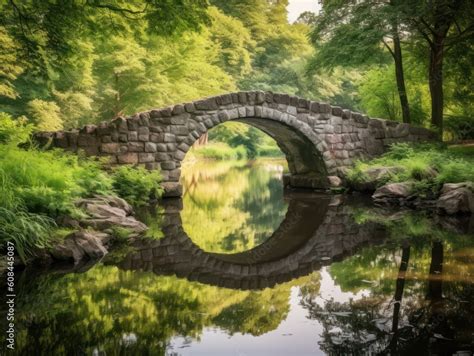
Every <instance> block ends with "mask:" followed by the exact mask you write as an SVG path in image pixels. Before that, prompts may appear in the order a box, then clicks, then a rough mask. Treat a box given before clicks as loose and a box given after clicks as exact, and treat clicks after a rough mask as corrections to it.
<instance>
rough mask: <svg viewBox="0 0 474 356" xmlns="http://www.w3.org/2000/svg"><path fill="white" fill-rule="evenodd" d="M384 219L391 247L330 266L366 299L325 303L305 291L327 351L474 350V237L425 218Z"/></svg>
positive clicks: (347, 286) (304, 301)
mask: <svg viewBox="0 0 474 356" xmlns="http://www.w3.org/2000/svg"><path fill="white" fill-rule="evenodd" d="M367 216H371V219H372V220H374V219H377V218H380V217H381V216H377V214H375V215H374V212H370V214H369V215H367ZM414 222H416V224H417V225H416V226H415V225H413V223H414ZM383 223H384V224H385V225H386V226H387V227H388V228H389V232H391V233H392V238H391V239H390V241H389V243H388V244H386V245H385V246H383V247H382V248H379V247H378V248H377V250H376V249H374V248H370V247H369V248H367V249H364V250H363V251H362V253H360V254H358V255H355V256H352V257H350V258H348V259H347V260H345V261H343V262H340V263H336V264H333V265H332V266H331V267H330V272H331V275H332V276H333V278H334V280H335V281H337V282H338V284H339V285H340V286H341V289H342V290H346V291H353V292H354V291H361V290H364V291H365V292H366V293H365V294H366V296H364V297H362V298H361V299H358V300H350V301H348V302H337V301H335V300H329V301H325V302H323V303H320V302H319V303H318V301H317V299H316V298H314V297H308V296H305V295H303V298H302V300H301V304H302V305H303V306H304V307H305V308H306V309H307V310H308V313H309V317H310V318H311V319H316V320H318V321H319V322H321V324H322V325H323V334H322V335H321V337H322V341H321V342H320V346H321V348H322V350H324V351H325V352H327V353H328V354H331V355H341V354H353V355H358V354H361V355H362V354H369V353H370V354H379V353H380V354H392V355H408V354H416V353H421V354H426V353H436V354H449V355H451V354H453V353H455V352H456V351H459V350H468V351H471V352H472V351H473V347H474V345H473V343H472V333H473V331H474V328H473V327H472V326H471V325H472V322H470V321H471V320H472V315H473V313H474V307H473V305H472V300H473V297H474V291H473V289H472V286H473V282H474V254H473V253H472V252H473V250H472V242H471V241H470V238H472V237H471V236H470V235H469V234H459V233H458V232H459V231H455V232H453V231H452V230H451V231H449V230H444V229H440V228H439V226H438V227H437V226H435V224H434V223H433V221H432V220H429V219H428V218H427V217H426V216H416V215H413V214H409V215H408V216H404V215H398V216H397V217H396V218H395V219H387V217H385V220H384V222H383ZM402 231H403V232H404V234H403V235H402V234H400V232H402Z"/></svg>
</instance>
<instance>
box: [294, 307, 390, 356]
mask: <svg viewBox="0 0 474 356" xmlns="http://www.w3.org/2000/svg"><path fill="white" fill-rule="evenodd" d="M380 302H381V301H380V300H378V299H370V298H363V299H361V300H359V301H352V300H351V301H350V302H349V303H338V302H335V301H334V300H329V301H327V302H326V303H324V306H320V305H318V304H317V303H313V302H312V301H311V300H306V301H304V302H302V304H303V307H305V308H307V309H308V312H309V317H310V318H312V319H317V320H319V321H320V322H321V324H322V325H323V328H324V331H323V334H322V341H321V342H320V344H321V349H322V350H323V351H324V352H326V353H327V354H329V355H363V354H366V353H367V352H368V351H369V350H370V351H371V352H375V353H376V352H377V351H381V349H382V348H383V346H384V336H385V335H384V334H383V333H381V332H380V330H379V329H378V328H377V327H376V325H375V323H374V322H373V320H374V318H375V317H376V316H377V313H376V311H377V309H378V307H379V305H380ZM364 351H365V352H364Z"/></svg>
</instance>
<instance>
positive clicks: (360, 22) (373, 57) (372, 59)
mask: <svg viewBox="0 0 474 356" xmlns="http://www.w3.org/2000/svg"><path fill="white" fill-rule="evenodd" d="M396 1H397V0H392V1H390V2H387V3H380V2H378V1H372V0H365V1H357V2H342V3H341V2H339V1H325V2H324V3H323V8H322V11H321V14H320V15H319V16H318V17H317V20H316V21H315V26H314V27H313V30H312V33H311V40H312V43H313V45H314V46H315V48H316V55H315V56H314V58H313V59H312V61H311V62H310V65H309V70H310V72H313V73H314V72H315V71H317V70H319V69H320V68H329V69H333V68H334V67H336V66H347V67H353V66H367V65H373V64H381V63H386V55H385V53H384V52H383V48H386V49H387V51H388V53H389V54H390V55H391V57H392V59H393V62H394V64H395V66H394V68H395V79H396V83H397V89H398V97H399V101H400V106H401V108H402V116H403V121H404V122H410V121H411V119H410V108H409V102H408V98H407V94H406V85H405V78H404V70H403V58H402V49H401V39H400V37H401V34H402V33H403V29H402V28H400V26H401V23H400V20H399V16H398V13H397V8H396V3H395V2H396Z"/></svg>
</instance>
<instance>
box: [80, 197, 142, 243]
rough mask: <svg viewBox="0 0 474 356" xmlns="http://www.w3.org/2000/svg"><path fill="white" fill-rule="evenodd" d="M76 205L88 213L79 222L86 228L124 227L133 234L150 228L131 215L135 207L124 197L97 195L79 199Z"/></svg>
mask: <svg viewBox="0 0 474 356" xmlns="http://www.w3.org/2000/svg"><path fill="white" fill-rule="evenodd" d="M76 205H77V206H78V207H81V208H82V209H84V211H85V212H86V214H87V217H86V218H83V219H81V220H80V221H79V224H80V225H81V226H82V227H84V228H87V227H90V228H93V229H95V230H101V231H103V230H107V229H113V228H114V227H122V228H126V229H127V230H129V231H130V233H131V234H133V235H139V234H141V233H143V232H144V231H146V230H147V229H148V227H147V226H146V225H145V224H143V223H142V222H140V221H138V220H137V219H135V217H133V216H132V215H131V214H132V213H133V209H132V207H131V206H130V205H128V203H127V202H126V201H125V200H123V199H120V198H116V197H102V196H96V197H94V198H89V199H81V200H78V201H77V202H76Z"/></svg>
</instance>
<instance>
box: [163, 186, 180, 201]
mask: <svg viewBox="0 0 474 356" xmlns="http://www.w3.org/2000/svg"><path fill="white" fill-rule="evenodd" d="M161 186H162V187H163V190H164V193H163V197H165V198H171V197H180V196H182V195H183V187H182V186H181V184H179V183H178V182H165V183H161Z"/></svg>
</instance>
